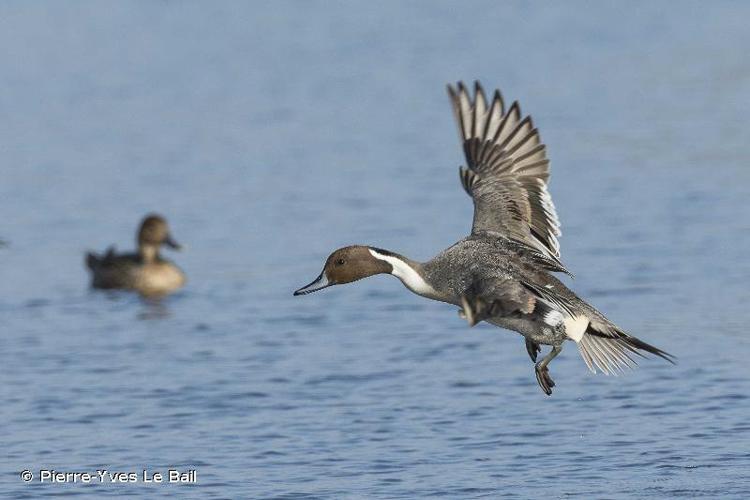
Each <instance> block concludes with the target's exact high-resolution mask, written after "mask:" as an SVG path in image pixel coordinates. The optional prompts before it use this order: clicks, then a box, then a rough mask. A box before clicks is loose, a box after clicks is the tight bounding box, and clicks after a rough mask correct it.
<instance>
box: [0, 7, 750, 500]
mask: <svg viewBox="0 0 750 500" xmlns="http://www.w3.org/2000/svg"><path fill="white" fill-rule="evenodd" d="M749 16H750V5H749V4H746V3H739V2H729V3H721V2H712V3H710V4H708V3H703V2H681V3H680V4H679V6H675V5H674V4H672V3H666V2H663V3H660V2H655V3H654V2H618V3H608V2H596V3H594V2H583V3H571V2H565V3H537V4H533V5H527V4H524V3H508V2H503V3H497V2H473V3H470V4H463V3H459V2H346V3H344V2H267V3H260V2H257V3H230V2H221V3H216V4H214V3H206V2H194V3H193V2H190V3H184V2H169V1H163V2H119V3H114V2H76V3H73V4H70V3H58V2H35V3H27V2H6V3H3V4H2V5H0V64H1V65H2V68H3V69H2V72H1V74H0V88H1V89H2V91H1V92H0V113H1V115H0V116H2V120H0V151H1V152H2V155H1V156H2V157H1V158H0V172H1V173H2V175H0V214H2V218H1V219H0V238H2V239H4V240H6V241H7V242H8V243H9V244H8V245H7V246H5V247H4V248H0V276H1V279H0V320H1V321H2V335H1V336H0V416H1V418H0V422H2V427H3V432H2V434H0V448H1V449H2V450H3V453H1V454H0V472H1V474H2V475H1V476H0V477H1V478H2V479H0V481H1V482H0V488H1V490H2V491H3V492H4V493H5V494H6V495H7V496H9V497H14V498H24V497H27V498H28V497H38V496H40V495H43V494H49V495H53V494H54V495H66V496H78V495H88V496H92V497H102V496H117V497H119V496H126V495H132V496H139V497H140V496H146V497H150V498H154V497H159V496H167V495H177V496H179V497H183V498H186V497H196V498H223V497H226V498H260V497H265V498H270V497H288V498H316V497H329V498H362V497H388V498H415V497H422V496H427V495H434V496H444V497H447V498H475V497H487V498H496V497H517V498H529V497H552V498H561V497H567V496H581V497H586V498H620V497H639V498H644V497H664V496H670V497H681V498H685V497H696V496H705V497H712V498H716V497H724V498H731V497H734V498H747V496H748V494H749V493H750V480H749V479H748V477H750V423H749V422H748V416H749V415H750V399H748V398H749V394H748V389H749V388H750V369H749V368H748V365H747V362H748V356H750V348H749V347H750V340H748V335H747V332H746V325H747V323H748V319H750V312H749V310H748V306H747V301H748V299H750V287H748V281H749V280H750V263H749V260H748V258H747V251H748V248H750V222H748V215H750V210H749V209H748V196H749V195H750V187H748V186H749V184H750V169H749V168H748V164H747V163H748V158H749V157H750V141H749V140H748V139H749V137H748V133H747V117H748V116H749V114H750V59H748V57H747V52H748V49H750V30H748V29H747V19H748V18H749ZM459 79H465V80H468V81H471V80H473V79H480V80H481V81H482V82H483V83H484V85H485V87H486V88H487V89H488V90H490V89H492V88H494V87H500V88H501V89H502V91H503V93H504V95H505V96H506V98H507V100H509V101H510V100H513V99H519V100H520V101H521V105H522V109H523V110H524V111H525V112H528V113H531V114H532V115H533V117H534V120H535V123H536V125H537V126H538V127H539V128H540V130H541V132H542V137H543V139H544V141H545V142H546V144H547V145H548V148H549V154H550V157H551V158H552V170H553V177H552V183H551V191H552V194H553V197H554V199H555V202H556V204H557V207H558V210H559V213H560V217H561V220H562V222H563V232H564V234H563V238H562V240H561V243H562V252H563V260H564V262H566V264H567V265H568V267H569V268H570V269H571V270H572V271H573V272H574V273H575V274H576V276H577V278H576V280H575V281H573V282H572V283H569V284H570V285H571V286H572V287H573V288H574V289H575V290H577V291H578V292H579V293H580V294H581V295H582V296H583V297H585V298H587V299H589V300H590V301H591V302H592V303H594V304H595V305H596V306H597V307H599V308H600V309H602V310H603V311H605V312H606V314H607V315H608V316H609V317H610V318H611V319H613V320H614V321H616V322H617V323H618V324H620V325H621V326H622V327H623V328H625V329H626V330H628V331H630V332H632V333H634V334H635V335H637V336H639V337H641V338H643V339H645V340H646V341H648V342H651V343H653V344H655V345H657V346H659V347H661V348H663V349H665V350H667V351H670V352H672V353H673V354H675V355H676V356H678V358H679V364H678V365H677V366H670V365H668V364H666V363H663V362H660V361H659V360H652V361H644V362H642V363H641V367H640V369H639V370H637V371H635V372H633V373H630V374H628V375H627V376H623V377H619V378H613V377H604V376H593V375H591V374H589V373H588V372H587V371H586V368H585V365H584V364H583V362H582V360H581V359H580V357H579V355H578V353H577V352H576V350H575V348H573V346H572V345H571V346H568V348H567V349H566V350H565V351H564V352H563V355H562V356H560V357H559V358H558V359H557V360H556V361H555V363H554V364H553V365H552V374H553V377H554V378H555V380H556V381H557V384H558V386H557V387H556V388H555V392H554V394H553V396H552V397H551V398H546V397H545V396H544V395H543V394H542V393H541V391H540V390H539V388H538V387H537V385H536V382H535V379H534V375H533V368H532V364H531V363H530V362H529V360H528V358H527V355H526V352H525V350H524V346H523V342H522V339H521V338H520V337H518V336H517V335H516V334H512V333H509V332H506V331H502V330H499V329H496V328H493V327H490V326H487V325H480V326H478V327H476V328H474V329H469V328H468V327H467V326H466V324H465V322H464V321H462V320H460V319H459V318H458V316H457V314H456V311H455V308H453V307H449V306H447V305H445V304H440V303H436V302H430V301H427V300H425V299H422V298H419V297H417V296H414V295H412V294H410V293H409V292H408V291H406V290H404V289H403V287H402V286H401V284H400V283H398V282H397V281H396V280H394V279H393V278H391V277H377V278H373V279H370V280H367V281H365V282H361V283H356V284H353V285H350V286H348V287H339V288H335V289H330V290H326V291H324V292H320V293H317V294H314V295H311V296H307V297H301V298H300V297H297V298H295V297H292V294H291V293H292V291H293V290H294V289H296V288H297V287H299V286H301V285H304V284H306V283H308V282H309V281H310V280H311V279H312V278H314V277H315V276H316V275H317V273H318V272H319V271H320V269H321V267H322V264H323V260H324V259H325V257H326V256H327V255H328V253H329V252H330V251H331V250H333V249H335V248H337V247H339V246H342V245H346V244H352V243H364V244H373V245H377V246H381V247H384V248H388V249H391V250H394V251H397V252H400V253H403V254H405V255H407V256H410V257H412V258H414V259H418V260H427V259H429V258H430V257H432V256H433V255H434V254H436V253H437V252H438V251H439V250H441V249H443V248H445V247H446V246H448V245H450V244H451V243H453V242H454V241H456V240H457V239H459V238H461V237H462V236H463V235H465V234H466V233H467V232H468V230H469V228H470V221H471V213H472V207H471V202H470V200H469V199H468V198H467V197H466V195H465V194H464V193H463V192H462V189H461V188H460V186H459V182H458V176H457V167H458V165H460V164H461V163H462V162H463V158H462V154H461V150H460V147H459V143H458V137H457V133H456V128H455V124H454V123H453V117H452V114H451V112H450V108H449V104H448V99H447V97H446V95H445V84H446V83H448V82H454V81H456V80H459ZM150 211H158V212H160V213H163V214H164V215H165V216H166V217H167V218H168V219H169V220H170V222H171V225H172V230H173V233H174V235H175V237H176V238H177V239H178V240H179V241H181V242H183V243H186V244H187V245H188V249H187V251H185V252H183V253H181V254H170V256H173V258H174V259H175V261H176V262H177V263H178V264H179V265H180V266H181V267H182V268H183V269H184V270H185V271H186V272H187V274H188V276H189V283H188V285H187V287H186V288H185V289H184V291H182V292H180V293H179V294H177V295H175V296H173V297H170V298H169V299H167V300H165V301H163V302H161V303H157V304H153V303H147V302H144V301H142V300H141V299H139V298H137V297H134V296H130V295H127V294H117V293H115V294H106V293H97V292H92V291H90V290H89V289H88V287H87V283H88V276H87V274H86V272H85V270H84V267H83V253H84V251H86V250H87V249H94V250H102V249H104V248H105V247H106V246H108V245H109V244H112V243H114V244H117V245H118V248H120V249H128V248H132V246H133V244H134V232H135V229H136V226H137V224H138V222H139V220H140V218H141V217H142V216H143V215H144V214H145V213H147V212H150ZM53 468H54V469H56V470H58V471H92V472H93V471H94V470H96V469H100V468H106V469H108V470H110V471H140V470H141V469H149V470H151V471H165V470H166V469H168V468H180V469H184V470H188V469H195V470H197V477H198V484H197V485H194V486H179V485H160V486H148V485H144V484H137V485H114V484H94V485H81V484H66V485H49V484H38V483H37V482H33V483H31V484H25V483H23V482H22V481H21V480H20V479H19V476H18V474H19V472H20V471H21V470H22V469H30V470H32V471H35V473H36V472H37V471H38V470H39V469H53Z"/></svg>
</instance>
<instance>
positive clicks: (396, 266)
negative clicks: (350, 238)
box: [368, 248, 435, 297]
mask: <svg viewBox="0 0 750 500" xmlns="http://www.w3.org/2000/svg"><path fill="white" fill-rule="evenodd" d="M368 250H370V254H372V256H373V257H375V258H376V259H378V260H382V261H385V262H387V263H389V264H390V265H391V267H392V268H393V271H392V272H391V274H392V275H394V276H395V277H397V278H398V279H400V280H401V282H402V283H403V284H404V285H406V288H408V289H409V290H411V291H412V292H414V293H416V294H418V295H424V296H426V297H430V296H434V295H435V289H433V288H432V287H431V286H430V285H429V284H427V282H426V281H425V280H424V278H422V276H420V274H419V273H418V272H417V271H415V270H414V268H413V267H411V266H410V265H409V264H407V263H406V262H404V261H403V260H401V259H399V258H398V257H394V256H392V255H383V254H382V253H378V252H376V251H375V250H373V249H372V248H369V249H368Z"/></svg>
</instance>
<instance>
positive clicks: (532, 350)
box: [526, 339, 542, 363]
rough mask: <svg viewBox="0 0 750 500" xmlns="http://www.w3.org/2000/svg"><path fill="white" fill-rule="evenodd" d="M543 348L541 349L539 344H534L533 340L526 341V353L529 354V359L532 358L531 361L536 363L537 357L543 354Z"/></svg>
mask: <svg viewBox="0 0 750 500" xmlns="http://www.w3.org/2000/svg"><path fill="white" fill-rule="evenodd" d="M541 350H542V348H541V347H539V344H537V343H536V342H534V341H533V340H531V339H526V352H528V353H529V357H530V358H531V361H533V362H534V363H536V355H537V354H539V353H540V352H541Z"/></svg>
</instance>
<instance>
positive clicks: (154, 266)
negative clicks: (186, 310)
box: [86, 214, 185, 296]
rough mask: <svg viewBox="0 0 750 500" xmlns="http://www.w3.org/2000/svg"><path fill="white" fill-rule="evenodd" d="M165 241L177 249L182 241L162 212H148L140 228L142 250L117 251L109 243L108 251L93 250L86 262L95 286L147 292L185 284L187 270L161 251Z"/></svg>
mask: <svg viewBox="0 0 750 500" xmlns="http://www.w3.org/2000/svg"><path fill="white" fill-rule="evenodd" d="M162 245H167V246H168V247H170V248H173V249H175V250H179V249H180V245H179V244H177V242H176V241H175V240H174V239H173V238H172V236H171V235H170V233H169V227H168V226H167V221H166V220H164V218H163V217H161V216H159V215H154V214H151V215H148V216H146V217H145V218H144V219H143V221H142V222H141V227H140V229H139V230H138V251H137V252H136V253H128V254H119V255H118V254H117V253H116V252H115V249H114V247H109V249H108V250H107V253H105V254H104V255H97V254H95V253H92V252H89V253H87V254H86V265H87V266H88V268H89V269H90V270H91V286H92V287H94V288H121V289H125V290H134V291H137V292H139V293H141V294H143V295H149V296H154V295H165V294H168V293H171V292H173V291H175V290H177V289H178V288H180V287H182V286H183V285H184V284H185V274H184V273H183V272H182V270H180V268H179V267H177V266H176V265H174V264H173V263H172V262H170V261H168V260H166V259H164V258H162V257H161V255H160V254H159V249H160V248H161V246H162Z"/></svg>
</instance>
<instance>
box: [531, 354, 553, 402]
mask: <svg viewBox="0 0 750 500" xmlns="http://www.w3.org/2000/svg"><path fill="white" fill-rule="evenodd" d="M534 372H535V373H536V381H537V382H538V383H539V387H541V388H542V390H543V391H544V393H545V394H546V395H547V396H550V395H551V394H552V388H553V387H555V381H554V380H552V377H550V375H549V368H547V366H544V365H542V362H539V363H537V364H536V365H535V366H534Z"/></svg>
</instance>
